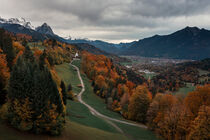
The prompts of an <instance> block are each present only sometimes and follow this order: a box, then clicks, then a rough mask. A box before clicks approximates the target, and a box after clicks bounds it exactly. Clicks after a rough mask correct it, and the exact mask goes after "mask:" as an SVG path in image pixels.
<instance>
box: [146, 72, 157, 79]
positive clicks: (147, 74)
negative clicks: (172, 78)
mask: <svg viewBox="0 0 210 140" xmlns="http://www.w3.org/2000/svg"><path fill="white" fill-rule="evenodd" d="M156 75H157V74H156V73H145V74H143V76H144V78H146V79H149V78H150V79H152V77H154V76H156Z"/></svg>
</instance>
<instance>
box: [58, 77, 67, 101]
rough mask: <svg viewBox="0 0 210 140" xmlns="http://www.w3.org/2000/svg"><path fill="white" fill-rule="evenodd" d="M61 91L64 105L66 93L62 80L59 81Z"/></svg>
mask: <svg viewBox="0 0 210 140" xmlns="http://www.w3.org/2000/svg"><path fill="white" fill-rule="evenodd" d="M60 87H61V90H62V91H61V92H62V96H63V103H64V105H66V100H67V93H66V86H65V83H64V82H63V81H61V85H60Z"/></svg>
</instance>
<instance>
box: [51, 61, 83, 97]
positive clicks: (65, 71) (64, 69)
mask: <svg viewBox="0 0 210 140" xmlns="http://www.w3.org/2000/svg"><path fill="white" fill-rule="evenodd" d="M55 69H56V72H57V73H58V76H59V77H60V78H61V79H62V80H63V81H64V82H65V85H66V88H68V85H69V84H71V85H72V91H73V93H75V94H78V93H79V92H80V91H81V88H79V87H77V85H78V84H80V80H79V78H78V75H77V71H76V70H75V69H74V68H73V67H72V66H70V64H68V63H63V64H61V65H56V66H55Z"/></svg>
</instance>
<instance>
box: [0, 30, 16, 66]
mask: <svg viewBox="0 0 210 140" xmlns="http://www.w3.org/2000/svg"><path fill="white" fill-rule="evenodd" d="M0 48H1V49H2V50H3V52H4V53H5V54H6V59H7V65H8V67H9V68H10V70H12V65H13V60H14V59H15V51H14V48H13V47H12V38H11V37H10V36H9V35H8V34H6V32H5V30H4V29H0Z"/></svg>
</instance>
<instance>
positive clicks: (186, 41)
mask: <svg viewBox="0 0 210 140" xmlns="http://www.w3.org/2000/svg"><path fill="white" fill-rule="evenodd" d="M118 53H120V54H121V55H122V54H123V55H139V56H145V57H165V58H178V59H204V58H210V31H209V30H205V29H199V28H197V27H186V28H184V29H182V30H179V31H177V32H175V33H172V34H170V35H163V36H160V35H155V36H153V37H149V38H145V39H142V40H139V41H137V42H136V43H134V44H133V45H131V46H130V47H127V48H126V49H124V50H121V52H118Z"/></svg>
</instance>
